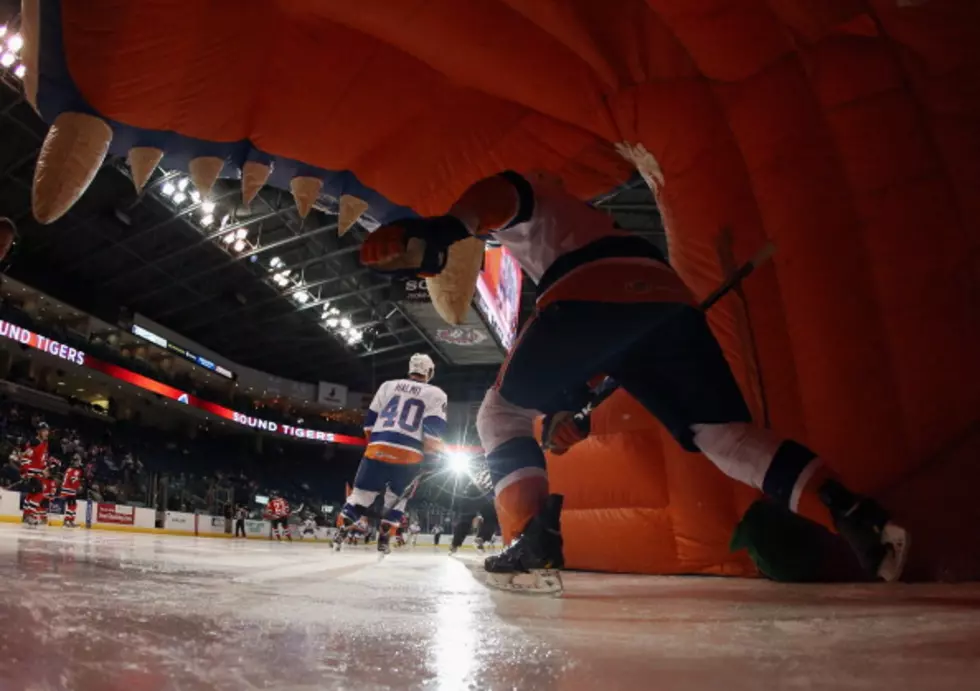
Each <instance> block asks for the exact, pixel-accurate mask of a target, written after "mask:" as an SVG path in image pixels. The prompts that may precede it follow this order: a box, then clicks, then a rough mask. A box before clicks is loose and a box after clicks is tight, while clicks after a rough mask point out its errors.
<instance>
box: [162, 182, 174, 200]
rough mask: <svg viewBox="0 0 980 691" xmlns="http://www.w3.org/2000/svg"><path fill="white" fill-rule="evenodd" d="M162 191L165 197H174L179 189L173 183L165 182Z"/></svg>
mask: <svg viewBox="0 0 980 691" xmlns="http://www.w3.org/2000/svg"><path fill="white" fill-rule="evenodd" d="M160 191H161V192H162V193H163V194H164V195H165V196H167V197H171V196H173V194H174V192H176V191H177V188H176V187H174V184H173V183H172V182H165V183H163V188H162V189H161V190H160Z"/></svg>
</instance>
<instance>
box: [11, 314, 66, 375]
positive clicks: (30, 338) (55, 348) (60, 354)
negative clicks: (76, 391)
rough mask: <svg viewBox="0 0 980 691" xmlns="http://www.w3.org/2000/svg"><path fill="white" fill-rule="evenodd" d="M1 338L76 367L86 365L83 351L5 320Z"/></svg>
mask: <svg viewBox="0 0 980 691" xmlns="http://www.w3.org/2000/svg"><path fill="white" fill-rule="evenodd" d="M0 336H2V337H4V338H9V339H10V340H11V341H17V342H18V343H20V344H22V345H26V346H29V347H31V348H36V349H37V350H42V351H44V352H45V353H47V354H48V355H54V356H55V357H57V358H61V359H62V360H67V361H68V362H71V363H74V364H76V365H83V366H84V365H85V353H84V352H83V351H81V350H77V349H75V348H72V347H71V346H67V345H65V344H64V343H59V342H58V341H56V340H54V339H53V338H48V337H47V336H42V335H41V334H37V333H34V332H33V331H31V330H30V329H25V328H24V327H22V326H17V325H16V324H11V323H10V322H8V321H4V320H3V319H0Z"/></svg>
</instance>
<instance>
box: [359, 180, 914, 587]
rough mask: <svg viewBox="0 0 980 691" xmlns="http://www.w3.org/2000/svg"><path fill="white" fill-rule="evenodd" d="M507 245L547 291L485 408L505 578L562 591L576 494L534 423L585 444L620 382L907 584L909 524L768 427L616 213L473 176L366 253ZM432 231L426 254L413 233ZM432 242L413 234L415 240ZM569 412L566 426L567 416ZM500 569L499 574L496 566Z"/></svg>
mask: <svg viewBox="0 0 980 691" xmlns="http://www.w3.org/2000/svg"><path fill="white" fill-rule="evenodd" d="M472 236H475V237H478V238H483V239H490V238H493V239H495V240H497V241H498V242H500V243H501V244H502V245H503V246H504V247H505V248H507V249H508V250H509V251H510V252H511V253H512V254H513V255H514V257H515V258H516V259H517V261H518V262H519V263H520V265H521V267H522V268H523V269H524V271H525V273H526V274H527V275H528V276H529V277H530V278H531V280H532V281H534V283H536V284H537V294H538V297H537V308H536V311H535V314H534V316H533V317H532V318H531V319H530V320H528V322H527V324H526V325H525V326H524V328H523V330H522V332H521V334H520V335H519V336H518V338H517V339H516V342H515V344H514V346H513V348H512V349H511V352H510V353H509V355H508V357H507V359H506V360H505V362H504V364H503V366H502V367H501V370H500V372H499V374H498V377H497V382H496V384H495V385H494V387H493V388H491V389H490V390H489V391H488V392H487V394H486V397H485V398H484V401H483V404H482V406H481V408H480V411H479V414H478V416H477V429H478V432H479V435H480V441H481V443H482V446H483V448H484V449H485V451H486V453H487V461H488V464H489V467H490V471H491V476H492V479H493V483H494V489H495V494H496V506H497V512H498V516H499V519H500V522H501V526H502V528H503V532H504V541H505V542H510V545H509V547H508V548H507V549H505V550H504V551H503V552H501V553H500V554H498V555H495V556H492V557H488V558H487V560H486V562H485V566H486V570H487V571H488V573H489V574H490V580H491V581H493V582H494V584H496V585H498V586H500V587H508V586H514V587H515V588H516V587H517V584H516V583H514V578H515V576H517V575H518V574H522V573H527V572H529V571H532V572H535V573H536V575H538V576H540V577H541V578H539V579H537V581H538V582H539V584H540V585H541V588H542V589H547V588H554V589H558V588H560V577H557V574H555V573H554V572H552V571H551V570H552V569H558V568H561V567H562V565H563V554H562V540H561V534H560V522H559V518H560V512H561V497H560V496H558V495H549V490H548V475H547V472H546V470H545V458H544V454H543V453H542V450H541V447H540V446H539V445H538V442H537V441H536V440H535V438H534V434H533V427H532V423H533V420H534V418H535V417H536V415H537V414H538V412H540V413H544V414H545V415H546V429H548V430H549V433H548V439H547V441H548V444H549V446H550V447H551V448H553V449H554V450H556V451H558V452H561V451H563V450H567V448H568V447H569V446H570V445H572V444H574V443H576V442H578V441H580V440H581V439H582V438H583V437H584V436H585V434H586V433H587V430H584V429H580V428H579V427H578V426H577V425H576V424H575V421H574V420H573V419H572V418H571V416H569V415H567V414H565V415H563V416H561V417H556V416H558V415H560V414H562V413H566V412H567V411H576V410H579V409H581V408H582V407H583V406H584V404H585V403H587V401H588V391H587V387H586V383H587V382H588V381H589V380H590V379H592V378H594V377H596V376H598V375H602V374H605V375H609V376H611V377H613V378H614V379H615V381H617V382H618V383H619V384H620V386H621V387H622V388H623V389H624V390H626V391H627V392H628V393H629V394H630V395H631V396H633V397H634V398H635V399H636V400H637V401H639V402H640V403H641V404H642V405H643V406H644V407H645V408H646V409H647V410H648V411H649V412H650V413H651V414H653V415H654V416H656V417H657V418H658V419H659V420H660V421H661V422H662V423H663V425H664V426H665V427H666V428H667V429H668V430H669V431H670V432H671V434H672V435H673V436H674V438H675V439H676V440H677V441H678V442H679V443H680V445H681V446H683V447H684V448H685V449H686V450H688V451H700V452H702V453H703V454H704V455H705V456H707V457H708V458H709V459H710V460H711V461H712V462H713V463H714V464H715V465H716V466H717V467H718V468H719V469H720V470H721V471H722V472H724V473H725V474H727V475H729V476H730V477H732V478H734V479H736V480H739V481H741V482H744V483H746V484H749V485H751V486H753V487H756V488H758V489H760V490H762V491H763V492H765V493H766V494H767V495H769V496H770V497H771V498H772V499H773V500H775V501H777V502H779V503H780V504H782V505H783V506H787V507H788V508H790V509H791V510H793V511H796V512H798V513H800V514H801V515H803V516H806V517H807V518H810V519H812V520H815V521H817V522H819V523H821V524H823V525H825V526H827V527H829V528H831V529H835V528H836V530H838V531H839V532H840V534H841V535H843V536H844V538H845V539H847V541H848V542H849V543H850V545H851V547H852V549H853V550H854V552H855V554H856V556H857V557H858V559H859V560H860V561H861V563H862V564H863V565H864V567H865V568H866V569H867V570H868V571H869V572H870V573H871V574H876V575H877V576H879V577H881V578H883V579H885V580H895V579H897V578H898V577H899V576H900V575H901V572H902V568H903V566H904V562H905V556H906V551H907V536H906V534H905V531H904V530H903V529H902V528H900V527H898V526H896V525H895V524H894V523H892V522H891V521H890V520H889V516H888V514H887V513H886V512H885V511H884V510H883V509H882V508H881V507H880V506H879V505H878V504H877V503H875V502H874V501H872V500H871V499H868V498H865V497H861V496H858V495H856V494H854V493H853V492H851V491H849V490H848V489H847V488H846V487H844V486H843V485H842V484H841V482H840V481H839V480H838V479H837V478H835V477H833V476H832V475H831V473H829V472H828V470H827V469H826V467H825V466H824V465H823V463H822V462H821V460H820V458H819V457H818V456H817V454H816V453H815V452H814V451H812V450H810V449H809V448H807V447H806V446H803V445H802V444H800V443H798V442H795V441H792V440H789V439H785V438H783V437H780V436H779V435H778V434H776V433H775V432H772V431H770V430H766V429H762V428H760V427H757V426H755V425H753V424H752V422H751V419H750V414H749V410H748V406H747V405H746V403H745V400H744V399H743V397H742V394H741V392H740V391H739V388H738V386H737V384H736V382H735V378H734V376H733V375H732V373H731V370H730V368H729V366H728V363H727V362H726V360H725V358H724V356H723V354H722V351H721V348H720V347H719V345H718V343H717V341H716V340H715V338H714V336H713V334H712V333H711V330H710V329H709V328H708V324H707V321H706V319H705V316H704V314H703V313H702V312H701V311H700V310H699V309H697V306H696V302H695V299H694V296H693V295H692V293H691V291H690V290H689V289H688V287H687V286H686V285H685V284H684V282H683V281H682V280H681V279H680V278H679V277H678V276H677V274H676V273H674V271H673V270H672V269H671V268H670V266H669V265H668V264H667V263H666V261H665V260H664V257H663V256H662V255H661V254H660V252H659V251H658V250H657V249H656V248H655V247H654V246H653V245H652V244H650V243H648V242H647V241H645V240H644V239H642V238H639V237H636V236H634V235H631V234H629V233H626V232H623V231H620V230H618V229H617V228H616V227H615V226H614V224H613V221H612V219H611V218H610V217H609V216H608V215H607V214H605V213H603V212H602V211H599V210H597V209H593V208H591V207H590V206H588V205H587V204H584V203H582V202H581V201H579V200H578V199H576V198H575V197H573V196H572V195H571V194H569V193H567V192H566V191H564V189H562V187H561V185H560V184H558V183H556V182H553V181H549V180H546V179H544V178H543V176H533V179H529V178H525V177H523V176H521V175H519V174H517V173H514V172H510V171H508V172H504V173H501V174H498V175H494V176H492V177H490V178H486V179H484V180H481V181H479V182H477V183H475V184H474V185H472V186H471V187H470V188H469V189H468V190H467V191H466V192H464V193H463V195H462V197H461V198H460V199H459V200H458V201H457V202H456V203H455V204H454V205H453V207H452V209H451V210H450V212H449V214H448V215H445V216H439V217H434V218H421V219H414V218H413V219H407V220H404V221H397V222H393V223H390V224H388V225H386V226H383V227H381V228H379V229H378V230H376V231H374V232H373V233H371V235H370V236H369V237H368V239H367V240H366V241H365V242H364V244H363V245H362V248H361V260H362V263H364V264H365V265H367V266H371V267H374V268H376V269H377V270H379V271H382V272H387V273H391V274H397V275H402V276H413V275H414V276H418V275H425V276H432V275H438V274H439V273H440V272H441V271H442V270H443V269H444V268H445V265H446V261H447V257H448V248H449V246H450V245H452V244H453V243H455V242H457V241H460V240H463V239H466V238H469V237H472ZM413 239H421V240H422V241H423V244H424V252H423V256H422V257H421V258H418V257H417V254H418V253H417V252H416V251H415V250H414V249H413V250H412V251H411V252H410V251H409V241H410V240H413ZM417 245H418V243H417V242H416V243H413V248H414V247H417ZM556 421H557V424H553V423H555V422H556ZM495 574H496V575H495Z"/></svg>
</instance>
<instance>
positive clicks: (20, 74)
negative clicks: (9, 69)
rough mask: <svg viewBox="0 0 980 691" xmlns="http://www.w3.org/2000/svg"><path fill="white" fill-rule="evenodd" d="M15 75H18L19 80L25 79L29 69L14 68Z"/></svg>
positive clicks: (19, 66)
mask: <svg viewBox="0 0 980 691" xmlns="http://www.w3.org/2000/svg"><path fill="white" fill-rule="evenodd" d="M14 74H15V75H17V77H18V78H19V79H23V78H24V75H26V74H27V67H26V66H24V65H17V67H15V68H14Z"/></svg>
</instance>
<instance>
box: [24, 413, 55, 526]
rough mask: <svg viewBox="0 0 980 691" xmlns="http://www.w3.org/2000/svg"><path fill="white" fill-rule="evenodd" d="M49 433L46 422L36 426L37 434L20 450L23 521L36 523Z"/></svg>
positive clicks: (41, 496) (42, 496)
mask: <svg viewBox="0 0 980 691" xmlns="http://www.w3.org/2000/svg"><path fill="white" fill-rule="evenodd" d="M50 433H51V430H50V428H49V427H48V425H47V423H44V422H42V423H40V424H39V425H38V426H37V434H36V436H35V437H34V438H33V439H31V441H29V442H28V443H27V444H25V445H24V448H23V449H21V452H20V458H21V461H20V478H21V486H22V487H23V491H24V493H25V495H26V496H25V497H24V514H23V519H24V522H25V523H27V524H29V525H37V522H38V512H39V511H40V509H41V501H42V500H43V499H44V487H43V485H42V483H41V479H42V477H43V476H44V474H45V472H46V470H47V458H48V435H49V434H50Z"/></svg>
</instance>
